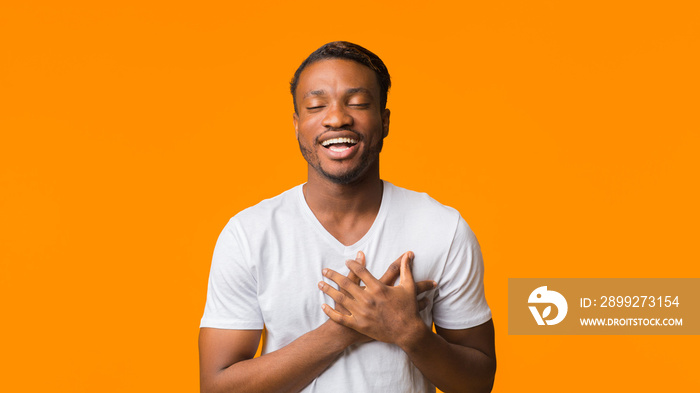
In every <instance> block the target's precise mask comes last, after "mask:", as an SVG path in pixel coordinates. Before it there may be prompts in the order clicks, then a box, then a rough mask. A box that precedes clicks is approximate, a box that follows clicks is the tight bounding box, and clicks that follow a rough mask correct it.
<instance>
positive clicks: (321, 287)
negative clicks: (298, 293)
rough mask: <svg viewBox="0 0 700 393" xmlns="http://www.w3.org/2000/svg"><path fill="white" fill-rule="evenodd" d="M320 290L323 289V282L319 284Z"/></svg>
mask: <svg viewBox="0 0 700 393" xmlns="http://www.w3.org/2000/svg"><path fill="white" fill-rule="evenodd" d="M318 289H323V281H321V282H319V283H318Z"/></svg>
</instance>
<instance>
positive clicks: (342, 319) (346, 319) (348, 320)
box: [321, 304, 355, 329]
mask: <svg viewBox="0 0 700 393" xmlns="http://www.w3.org/2000/svg"><path fill="white" fill-rule="evenodd" d="M321 308H323V312H324V313H326V315H328V318H330V319H332V320H333V321H334V322H336V323H339V324H341V325H343V326H347V327H349V328H351V329H354V328H353V326H354V322H355V318H353V317H352V316H350V315H343V314H341V313H339V312H338V311H336V310H334V309H333V307H331V306H329V305H327V304H324V305H323V306H321Z"/></svg>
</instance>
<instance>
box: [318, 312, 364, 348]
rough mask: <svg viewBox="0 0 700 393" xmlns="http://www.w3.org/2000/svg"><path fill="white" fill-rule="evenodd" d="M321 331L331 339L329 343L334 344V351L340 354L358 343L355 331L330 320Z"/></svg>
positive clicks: (322, 326)
mask: <svg viewBox="0 0 700 393" xmlns="http://www.w3.org/2000/svg"><path fill="white" fill-rule="evenodd" d="M320 329H322V331H323V332H324V334H326V335H327V336H328V337H329V341H330V342H331V343H332V344H333V349H334V350H335V351H337V352H338V353H341V352H343V351H344V350H345V348H347V347H349V346H350V345H352V344H354V343H355V341H356V337H355V334H354V333H355V331H354V330H352V329H350V328H347V327H345V326H343V325H340V324H337V323H335V322H334V321H332V320H330V319H329V320H327V321H326V322H324V323H323V325H321V327H320Z"/></svg>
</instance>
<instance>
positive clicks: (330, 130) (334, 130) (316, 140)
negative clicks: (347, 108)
mask: <svg viewBox="0 0 700 393" xmlns="http://www.w3.org/2000/svg"><path fill="white" fill-rule="evenodd" d="M341 131H347V132H352V133H353V134H354V135H355V139H357V140H358V141H362V140H363V139H364V138H363V137H362V135H360V134H359V133H358V132H357V131H355V130H353V129H352V128H350V127H339V128H328V129H326V131H324V132H323V133H322V134H321V135H318V136H317V137H316V138H315V141H314V142H316V143H318V142H319V140H321V138H322V137H323V136H324V135H326V134H327V133H329V132H341Z"/></svg>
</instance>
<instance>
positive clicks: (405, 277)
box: [400, 251, 415, 289]
mask: <svg viewBox="0 0 700 393" xmlns="http://www.w3.org/2000/svg"><path fill="white" fill-rule="evenodd" d="M413 257H414V255H413V252H412V251H409V252H407V253H405V254H403V257H402V259H401V280H400V283H401V286H406V287H411V288H414V289H415V287H414V286H415V282H414V281H413V273H412V272H411V267H410V266H409V264H410V263H411V261H413Z"/></svg>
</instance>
